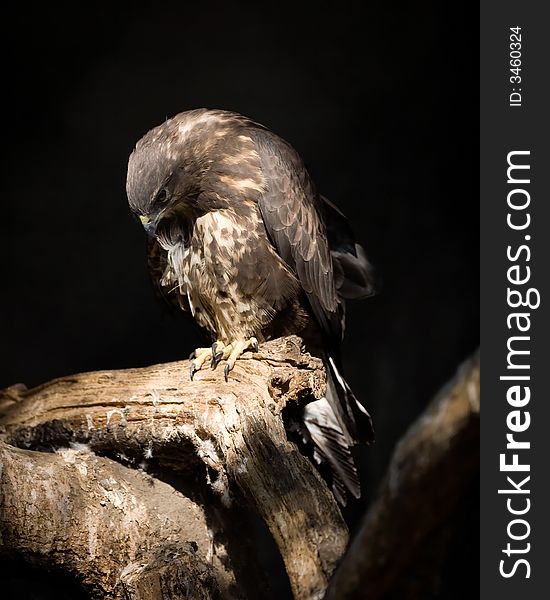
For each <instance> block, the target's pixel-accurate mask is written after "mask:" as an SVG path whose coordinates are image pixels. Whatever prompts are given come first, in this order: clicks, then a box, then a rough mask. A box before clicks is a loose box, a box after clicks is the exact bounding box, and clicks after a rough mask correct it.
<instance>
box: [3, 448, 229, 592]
mask: <svg viewBox="0 0 550 600" xmlns="http://www.w3.org/2000/svg"><path fill="white" fill-rule="evenodd" d="M0 465H1V466H2V473H1V480H0V481H1V484H0V490H1V496H0V522H1V523H2V546H3V548H4V551H6V550H9V551H10V552H12V553H14V552H15V553H18V554H19V555H22V556H24V557H25V558H26V559H27V560H30V561H32V562H34V563H35V564H37V565H38V566H49V567H53V566H57V567H62V568H63V569H64V570H65V571H67V572H68V573H70V574H72V575H73V576H74V577H75V578H76V579H78V580H79V581H80V582H81V584H82V585H83V586H84V587H85V588H86V589H88V590H89V591H90V594H91V596H92V597H94V598H111V597H117V598H122V597H124V592H125V591H126V597H127V598H131V599H132V600H133V599H135V600H140V599H141V598H160V597H166V598H180V597H183V596H182V595H178V591H180V592H181V590H189V597H191V598H198V599H200V598H214V597H217V596H216V594H217V592H218V591H219V590H220V589H230V587H231V585H232V584H233V583H234V582H233V581H232V577H231V573H229V572H226V571H225V570H224V569H223V567H222V565H220V564H219V563H218V564H216V568H215V567H214V565H213V564H212V561H210V560H207V557H208V554H209V552H210V545H211V539H210V536H209V533H208V528H207V524H206V520H205V515H204V513H203V511H202V509H201V508H200V507H199V506H198V505H197V504H196V503H195V502H193V501H192V500H190V499H189V498H186V497H184V496H183V495H182V494H180V493H178V492H176V491H175V490H174V489H173V488H172V487H171V486H169V485H168V484H166V483H163V482H161V481H158V480H155V479H153V478H152V477H150V476H148V475H147V474H145V473H144V472H143V471H137V470H133V469H128V468H127V467H124V466H122V465H120V464H118V463H116V462H113V461H111V460H108V459H105V458H101V457H98V456H95V455H94V454H92V453H91V452H90V451H89V450H86V449H82V450H72V449H64V450H60V451H58V452H56V453H52V454H49V453H44V452H32V451H29V450H20V449H17V448H14V447H13V446H8V445H7V444H4V443H0ZM167 555H170V556H171V560H170V562H169V564H167V565H163V568H164V571H163V570H162V569H161V568H160V566H159V562H160V561H161V559H162V557H163V556H167ZM224 573H225V574H226V577H223V575H222V574H224ZM216 576H218V577H219V581H217V580H216ZM162 578H164V579H168V580H170V581H172V582H173V584H172V585H173V587H174V591H173V592H172V593H170V594H167V595H164V596H159V595H156V594H154V593H150V594H148V595H143V593H141V590H142V589H144V588H148V589H149V590H151V589H154V588H155V587H159V586H160V584H161V579H162ZM124 588H126V590H125V589H124Z"/></svg>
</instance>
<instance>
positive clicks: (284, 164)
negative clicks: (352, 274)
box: [252, 130, 342, 343]
mask: <svg viewBox="0 0 550 600" xmlns="http://www.w3.org/2000/svg"><path fill="white" fill-rule="evenodd" d="M252 136H253V139H254V141H255V143H256V147H257V149H258V154H259V156H260V160H261V167H262V172H263V173H264V175H265V178H266V181H267V182H268V187H267V189H266V190H265V192H264V193H262V194H261V196H260V197H259V199H258V206H259V208H260V212H261V215H262V218H263V221H264V224H265V227H266V230H267V233H268V235H269V237H270V238H271V240H272V242H273V243H274V245H275V247H276V249H277V252H278V253H279V255H280V256H281V257H282V258H283V260H284V261H285V262H286V263H287V264H288V265H289V267H290V268H291V269H292V270H293V271H294V272H295V273H296V274H297V275H298V278H299V280H300V284H301V286H302V288H303V290H304V292H305V293H306V295H307V298H308V300H309V303H310V306H311V308H312V310H313V313H314V314H315V316H316V318H317V320H318V322H319V324H320V325H321V327H322V328H323V330H324V332H325V333H326V334H327V335H328V336H329V338H331V339H333V340H335V341H337V342H338V343H339V342H340V340H341V338H342V325H341V316H342V307H341V304H340V300H339V297H338V294H337V290H336V286H335V282H334V274H333V265H332V257H331V254H330V248H329V243H328V239H327V232H326V227H325V224H324V222H323V219H322V216H321V215H322V213H321V202H322V201H321V199H320V198H319V196H318V194H317V192H316V191H315V189H314V186H313V183H312V181H311V179H310V177H309V174H308V173H307V170H306V168H305V166H304V164H303V163H302V160H301V159H300V157H299V156H298V154H297V153H296V151H295V150H294V149H293V148H292V147H291V146H290V145H288V144H287V143H286V142H285V141H283V140H282V139H281V138H278V137H277V136H274V135H273V134H271V133H269V132H266V131H264V130H255V131H254V132H253V133H252Z"/></svg>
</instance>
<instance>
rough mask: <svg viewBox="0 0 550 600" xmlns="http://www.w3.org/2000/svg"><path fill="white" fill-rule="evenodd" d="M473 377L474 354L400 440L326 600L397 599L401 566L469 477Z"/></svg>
mask: <svg viewBox="0 0 550 600" xmlns="http://www.w3.org/2000/svg"><path fill="white" fill-rule="evenodd" d="M479 375H480V371H479V355H476V356H475V357H474V358H472V359H470V360H469V361H467V362H466V363H465V364H464V365H463V366H462V367H461V369H460V370H459V372H458V374H457V376H456V377H455V379H454V380H453V381H452V382H450V384H448V385H447V386H446V387H445V388H444V389H443V390H442V391H441V392H440V394H439V395H438V396H437V397H436V398H435V399H434V400H433V401H432V402H431V404H430V405H429V406H428V408H427V409H426V410H425V411H424V413H423V414H422V415H421V416H420V417H419V418H418V419H417V420H416V421H415V422H414V424H413V425H412V426H411V427H410V429H409V430H408V432H407V433H406V435H405V436H404V437H403V438H402V439H401V441H400V442H399V444H398V445H397V448H396V450H395V453H394V455H393V458H392V460H391V463H390V466H389V469H388V473H387V475H386V477H385V479H384V481H383V483H382V486H381V490H380V492H379V494H378V495H377V498H376V500H375V501H374V503H373V504H372V506H371V508H370V509H369V511H368V512H367V514H366V515H365V517H364V519H363V522H362V525H361V528H360V530H359V532H358V533H357V535H356V537H355V538H354V540H353V542H352V544H351V546H350V548H349V550H348V552H347V553H346V556H345V558H344V559H343V561H342V564H341V565H340V567H339V568H338V570H337V571H336V573H335V575H334V577H333V579H332V581H331V584H330V587H329V589H328V591H327V594H326V600H351V599H355V598H365V599H368V600H382V599H384V598H390V597H391V598H399V597H402V596H401V594H400V593H399V586H400V585H402V584H403V580H404V579H406V577H405V576H406V573H407V569H408V568H409V567H410V565H411V564H412V563H414V561H415V558H416V557H418V555H419V554H421V553H422V547H423V546H422V545H423V543H425V542H427V540H428V539H429V536H430V534H431V533H433V532H434V531H435V530H436V529H437V528H438V527H440V526H441V525H442V524H444V523H445V522H446V521H447V520H448V519H449V516H450V515H451V514H452V511H453V510H454V508H455V507H456V503H457V502H459V501H460V499H461V498H462V497H463V494H464V488H465V486H467V485H468V483H469V482H470V481H471V479H472V478H473V477H475V476H476V474H477V470H478V467H479ZM428 554H430V553H428ZM432 570H433V569H432ZM435 572H436V571H434V574H435Z"/></svg>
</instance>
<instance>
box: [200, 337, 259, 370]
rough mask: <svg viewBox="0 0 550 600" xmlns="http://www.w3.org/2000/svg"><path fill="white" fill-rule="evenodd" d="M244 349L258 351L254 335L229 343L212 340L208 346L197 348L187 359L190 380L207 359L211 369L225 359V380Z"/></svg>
mask: <svg viewBox="0 0 550 600" xmlns="http://www.w3.org/2000/svg"><path fill="white" fill-rule="evenodd" d="M246 350H253V351H254V352H257V351H258V340H257V339H256V338H255V337H251V338H249V339H248V340H237V341H236V342H231V343H230V344H224V343H223V342H221V341H219V340H218V341H216V342H214V343H213V344H212V346H211V347H210V348H197V349H196V350H195V351H194V352H192V353H191V356H190V357H189V360H191V364H190V366H189V377H190V378H191V380H192V379H193V377H194V375H195V373H196V372H197V371H200V369H202V367H203V365H204V364H205V363H206V362H207V361H208V360H210V366H211V368H212V369H215V368H216V367H217V366H218V364H219V363H220V361H222V360H225V361H227V362H226V365H225V367H224V369H223V374H224V377H225V380H226V381H227V377H228V375H229V372H230V371H231V370H232V369H233V367H234V366H235V363H236V362H237V359H238V358H239V357H240V356H241V355H242V354H243V352H245V351H246Z"/></svg>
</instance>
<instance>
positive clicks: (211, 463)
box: [0, 337, 347, 599]
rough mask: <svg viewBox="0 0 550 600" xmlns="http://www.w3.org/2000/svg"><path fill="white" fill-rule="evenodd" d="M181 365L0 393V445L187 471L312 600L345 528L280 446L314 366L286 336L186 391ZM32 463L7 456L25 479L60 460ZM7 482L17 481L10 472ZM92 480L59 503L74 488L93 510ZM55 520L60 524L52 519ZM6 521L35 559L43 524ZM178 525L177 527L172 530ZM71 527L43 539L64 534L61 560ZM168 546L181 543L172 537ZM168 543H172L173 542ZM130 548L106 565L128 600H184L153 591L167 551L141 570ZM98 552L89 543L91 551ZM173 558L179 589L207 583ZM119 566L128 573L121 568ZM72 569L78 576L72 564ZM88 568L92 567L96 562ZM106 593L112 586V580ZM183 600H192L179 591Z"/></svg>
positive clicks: (317, 378)
mask: <svg viewBox="0 0 550 600" xmlns="http://www.w3.org/2000/svg"><path fill="white" fill-rule="evenodd" d="M188 368H189V364H188V362H187V361H182V362H178V363H169V364H163V365H155V366H152V367H148V368H144V369H128V370H123V371H104V372H96V373H84V374H79V375H75V376H71V377H63V378H60V379H56V380H54V381H52V382H49V383H47V384H44V385H42V386H39V387H37V388H34V389H32V390H25V389H24V388H22V387H21V386H14V387H12V388H9V389H8V390H6V391H5V392H4V395H3V398H2V400H1V403H0V407H1V408H2V412H3V416H2V418H1V420H0V426H1V427H2V431H3V438H4V440H5V441H6V442H8V443H9V444H12V445H13V446H17V447H19V448H25V449H35V450H51V449H53V448H58V447H67V446H68V445H69V444H74V443H84V444H87V446H88V447H89V448H90V449H91V450H93V451H94V452H98V453H101V454H105V455H107V456H111V457H115V458H119V459H121V458H122V459H124V460H127V461H129V462H131V463H133V464H134V465H138V464H139V463H142V462H143V463H145V464H147V463H152V464H155V465H160V466H161V467H164V468H167V467H169V468H170V469H173V470H177V471H180V472H183V473H188V474H189V473H193V474H195V475H196V473H197V472H200V473H203V474H204V475H203V477H204V478H205V479H207V480H208V481H209V483H210V485H211V487H212V489H213V490H214V491H215V492H216V493H217V494H218V495H219V497H220V498H221V499H222V501H223V502H224V503H225V504H226V505H229V504H230V503H231V502H232V497H233V496H234V494H235V493H237V494H238V495H240V496H242V497H243V498H244V501H245V502H246V503H248V505H249V506H251V507H252V508H253V509H254V510H256V511H257V513H258V514H259V515H260V516H261V517H262V518H263V519H264V521H265V523H266V524H267V526H268V528H269V530H270V532H271V534H272V536H273V538H274V540H275V542H276V544H277V546H278V548H279V551H280V553H281V556H282V558H283V561H284V564H285V566H286V571H287V574H288V577H289V580H290V584H291V587H292V591H293V594H294V597H295V598H296V599H309V598H319V597H321V596H322V594H323V593H324V590H325V589H326V586H327V584H328V581H329V578H330V576H331V574H332V572H333V570H334V568H335V566H336V564H337V561H338V560H339V559H340V557H341V555H342V554H343V552H344V550H345V547H346V543H347V528H346V526H345V524H344V522H343V520H342V517H341V515H340V512H339V510H338V507H337V506H336V504H335V501H334V499H333V497H332V495H331V494H330V492H329V490H328V488H327V486H326V485H325V483H324V482H323V481H322V479H321V478H320V477H319V475H318V473H317V472H316V470H315V469H314V468H313V466H312V465H311V463H310V462H309V461H308V460H307V459H306V458H304V457H303V456H302V455H301V454H300V452H299V451H298V450H297V448H296V447H295V445H294V444H292V443H290V442H289V441H288V440H287V437H286V433H285V429H284V425H283V420H282V418H281V412H282V410H283V408H284V407H285V405H286V404H287V403H289V402H301V401H302V400H304V399H306V398H308V397H309V398H311V397H312V396H315V397H319V396H320V395H321V394H322V393H323V390H324V385H325V379H324V377H325V374H324V369H323V366H322V363H321V361H320V360H318V359H316V358H314V357H312V356H310V355H309V354H307V353H304V352H303V351H302V348H301V341H300V340H299V339H298V338H295V337H290V338H285V339H281V340H275V341H273V342H270V343H268V344H265V345H264V346H263V347H262V349H261V351H260V352H259V353H257V354H251V353H248V354H246V355H245V356H244V357H243V358H242V359H241V360H240V361H238V363H237V366H236V367H235V370H234V371H233V372H232V373H231V375H230V378H229V381H228V382H225V381H224V379H223V374H222V371H221V369H218V370H216V371H210V370H205V371H201V372H199V373H197V374H196V375H195V381H193V382H191V381H189V378H188V375H187V373H188ZM6 452H15V453H17V452H21V451H16V450H10V451H8V450H6ZM30 456H31V455H29V454H23V455H18V454H15V457H16V458H18V459H19V460H21V461H23V462H24V461H27V462H26V463H25V464H26V467H25V468H24V469H22V470H23V471H25V470H26V471H27V475H28V472H29V470H34V469H33V467H32V465H33V464H34V462H33V461H34V460H36V461H37V462H36V465H37V467H36V468H37V469H38V468H39V467H40V465H41V464H42V463H43V462H44V461H46V462H47V461H58V462H59V461H62V460H65V458H64V455H63V454H57V455H47V454H43V453H42V454H40V453H33V454H32V456H33V457H35V459H32V460H31V458H30ZM66 456H77V455H73V454H66ZM14 460H15V459H14ZM83 460H86V461H87V462H90V461H91V462H93V461H94V460H97V461H100V460H102V459H99V458H97V459H94V458H93V457H92V456H91V455H86V459H84V458H82V457H81V456H80V455H78V459H77V458H75V463H74V464H77V465H78V464H84V463H82V461H83ZM51 464H53V463H51ZM94 465H95V463H94ZM50 466H51V465H50ZM96 466H97V468H98V469H99V468H100V467H99V466H98V465H95V466H94V468H96ZM40 468H46V467H40ZM52 468H53V467H52ZM86 468H88V467H86ZM90 468H91V467H90ZM121 468H122V467H121ZM71 469H72V470H73V471H74V470H75V469H78V467H77V466H74V467H71ZM44 472H45V471H44ZM11 473H12V475H11V476H12V477H14V478H15V479H14V481H17V477H18V471H17V469H16V468H15V467H14V469H12V471H11ZM53 473H54V471H52V475H53ZM57 475H58V473H57V472H55V476H56V477H57ZM134 475H135V476H136V477H139V476H140V475H138V474H135V473H134ZM44 477H45V475H44ZM31 478H32V476H31ZM117 478H120V474H119V475H117V477H115V479H117ZM103 479H105V478H103ZM107 479H108V478H107ZM98 481H99V484H98V486H99V487H97V489H95V490H94V489H91V488H90V489H88V488H85V487H82V486H85V485H86V481H84V480H81V479H78V478H76V475H75V479H74V480H71V482H70V485H69V487H67V488H66V489H65V490H64V492H63V494H62V495H63V496H64V497H67V494H69V496H68V497H71V494H72V495H73V497H74V498H76V497H77V496H79V494H78V493H77V489H78V487H75V486H77V485H78V486H80V487H81V490H85V492H84V494H82V493H80V496H79V501H80V502H85V499H86V498H90V499H94V502H95V501H96V500H97V499H99V498H101V495H102V494H103V493H104V492H103V491H102V490H101V489H100V488H101V481H102V480H98ZM77 482H78V484H77ZM28 483H29V485H31V483H32V482H31V481H29V482H28ZM134 483H135V482H134ZM73 484H74V485H73ZM89 485H91V483H90V484H89ZM155 485H157V483H155ZM158 485H160V483H159V484H158ZM71 486H72V487H71ZM35 492H36V493H37V498H38V495H39V492H40V493H41V494H42V496H43V497H46V498H45V499H46V500H47V496H48V490H47V489H46V487H42V488H35ZM138 495H139V496H140V497H142V498H144V497H145V495H146V494H145V492H144V491H143V490H141V492H140V493H139V494H138ZM137 497H138V496H137V495H136V498H137ZM4 498H5V499H7V500H8V502H9V501H10V498H13V499H15V500H14V502H15V501H17V498H18V497H17V494H16V491H15V490H14V489H13V488H10V487H8V488H6V489H5V490H4ZM42 499H43V500H44V498H42ZM19 500H21V497H19ZM59 501H61V500H60V499H59ZM57 502H58V500H55V501H54V503H53V504H51V506H50V508H51V510H50V512H49V513H45V514H50V515H53V513H54V512H55V506H56V505H57ZM71 502H72V501H71ZM88 508H89V507H88ZM96 509H97V507H96ZM66 510H80V511H84V512H85V513H86V514H87V512H86V511H87V508H86V507H81V508H78V506H77V502H76V500H75V501H74V502H72V506H71V507H69V508H67V509H66ZM97 510H100V509H97ZM159 514H161V513H160V512H159ZM14 515H15V516H14ZM52 518H53V517H52ZM57 518H58V519H63V518H64V517H63V516H60V515H58V517H57ZM4 519H5V520H6V521H7V522H9V523H10V524H9V527H11V528H12V530H13V532H14V533H13V536H14V537H15V536H17V535H18V534H19V535H20V536H21V535H22V536H23V537H25V536H28V537H29V540H30V542H29V544H30V546H29V547H28V548H26V549H25V553H26V554H33V553H36V552H38V553H39V552H40V548H41V547H42V544H43V543H44V542H45V541H46V540H44V539H42V538H40V536H38V537H36V538H35V539H34V541H33V539H32V538H33V536H34V534H35V533H36V526H37V522H41V520H42V519H41V518H40V515H35V518H34V519H33V520H31V521H29V520H28V519H27V515H26V513H22V517H21V518H18V517H17V516H16V513H8V512H5V513H4ZM37 519H38V521H37ZM98 525H99V524H98ZM178 526H181V527H184V525H182V524H181V523H180V524H179V525H178ZM79 527H80V532H81V534H82V535H83V534H84V533H86V530H89V527H88V526H87V525H86V522H85V520H84V521H79ZM64 528H65V529H64ZM77 529H78V527H76V526H75V527H73V528H72V529H71V530H68V529H67V526H66V525H65V521H63V523H61V522H55V531H54V530H52V532H51V535H54V533H55V532H56V535H62V536H63V538H64V544H65V546H64V547H65V554H70V553H72V552H74V551H75V548H73V547H72V544H73V542H74V543H76V544H80V543H81V540H79V538H78V536H77V535H76V533H75V531H76V530H77ZM69 531H70V532H71V533H70V534H69ZM86 535H87V533H86ZM155 535H156V534H155V532H154V531H151V532H150V538H151V539H154V538H155ZM137 537H139V536H137ZM188 537H189V535H187V537H186V538H185V541H194V542H196V543H197V544H199V542H198V540H195V539H191V540H187V538H188ZM191 538H192V536H191ZM140 539H141V538H140ZM174 539H175V538H174ZM178 539H179V543H180V544H181V543H182V539H181V538H178ZM168 542H170V543H171V542H172V538H170V540H167V543H168ZM98 543H99V542H98ZM144 543H145V542H144ZM138 546H139V545H138ZM138 546H136V547H135V549H134V550H132V552H133V554H132V552H129V550H128V549H125V552H126V554H122V555H120V556H119V557H118V558H114V559H112V560H114V561H115V562H116V563H117V565H118V570H117V571H116V572H117V573H120V572H121V571H120V566H121V565H122V564H123V563H124V568H125V570H124V573H123V580H124V582H125V584H126V587H127V589H128V590H130V592H128V593H132V594H134V596H133V597H135V598H145V597H149V598H172V597H174V598H175V597H186V596H177V595H176V596H175V595H173V594H172V595H170V594H171V592H166V585H161V583H159V582H162V581H164V582H166V581H169V580H173V577H172V575H170V576H167V575H166V573H165V571H166V569H169V568H170V567H169V566H167V561H166V560H165V556H166V552H170V550H169V549H168V550H166V551H164V550H163V547H162V545H161V546H158V545H157V546H155V552H156V554H155V556H154V557H153V558H151V556H149V557H148V558H147V560H146V561H145V563H146V566H143V564H142V562H139V564H137V565H136V564H134V563H135V560H134V559H135V556H137V554H135V553H136V552H138ZM145 546H147V544H146V543H145ZM44 547H45V548H51V547H52V546H51V545H50V546H48V545H46V546H44ZM98 548H99V546H96V552H98ZM107 549H108V546H105V550H107ZM199 549H200V546H199ZM58 550H59V553H60V557H59V559H58V560H57V563H58V564H60V563H63V561H65V560H66V557H65V555H64V550H63V547H59V549H58ZM88 551H89V548H88V549H87V550H86V549H84V550H83V552H84V555H83V556H85V554H86V552H88ZM128 552H129V553H128ZM163 552H164V554H163ZM178 552H180V555H181V556H182V557H184V558H182V560H183V563H184V564H183V565H182V566H181V572H182V573H187V575H182V581H183V582H185V581H187V580H189V573H196V570H197V569H199V568H200V569H202V571H201V572H202V573H204V578H206V579H208V578H211V577H214V574H212V573H210V571H209V570H208V568H207V566H206V565H205V563H204V562H201V560H202V559H198V558H197V557H196V556H195V554H193V553H189V552H187V551H186V550H185V548H184V549H183V550H181V549H180V550H179V551H178ZM54 554H55V553H54ZM77 554H78V549H77ZM134 554H135V556H134ZM203 555H204V552H203ZM115 556H116V554H115ZM163 557H164V558H163ZM120 561H122V562H120ZM169 562H170V561H168V563H169ZM129 563H132V564H134V566H133V567H131V566H127V565H128V564H129ZM153 563H154V564H153ZM79 568H83V564H82V560H81V561H80V563H79ZM94 569H95V567H93V568H92V569H91V570H94ZM97 569H100V565H99V563H98V565H97ZM100 570H101V569H100ZM163 573H164V575H163ZM111 575H112V573H110V576H111ZM90 577H93V576H92V575H90ZM145 581H148V582H149V583H147V584H146V583H144V582H145ZM151 582H154V583H151ZM92 583H94V582H92ZM94 585H97V586H98V589H99V588H100V587H101V585H103V584H102V583H101V582H99V580H98V582H97V583H94ZM105 585H111V586H112V585H113V579H109V583H108V584H105ZM147 585H151V586H153V587H154V586H157V588H158V590H160V591H159V592H158V593H160V595H158V593H157V595H151V592H150V589H153V588H150V589H149V588H147V587H146V586H147ZM182 585H183V584H182ZM209 585H210V584H208V585H206V586H203V587H204V589H214V588H213V587H212V586H211V585H210V587H209ZM144 586H145V587H144ZM157 588H155V589H157ZM105 589H107V588H105ZM113 589H114V588H113ZM143 590H145V591H143ZM147 590H149V591H147ZM148 594H149V595H148ZM187 597H190V598H194V597H201V596H199V595H196V596H194V595H192V594H191V593H190V592H189V595H188V596H187ZM205 597H206V596H205Z"/></svg>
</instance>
